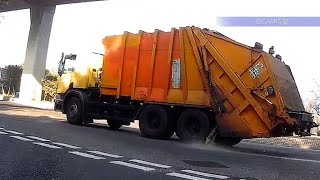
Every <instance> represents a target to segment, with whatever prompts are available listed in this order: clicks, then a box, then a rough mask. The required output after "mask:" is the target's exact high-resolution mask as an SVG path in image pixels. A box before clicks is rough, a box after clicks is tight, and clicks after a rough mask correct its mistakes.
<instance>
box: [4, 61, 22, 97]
mask: <svg viewBox="0 0 320 180" xmlns="http://www.w3.org/2000/svg"><path fill="white" fill-rule="evenodd" d="M4 69H5V71H4V73H5V76H6V78H5V79H4V80H3V82H2V84H3V86H4V87H5V89H6V90H7V92H8V94H15V92H16V91H19V89H20V81H21V76H22V66H21V65H7V66H5V67H4Z"/></svg>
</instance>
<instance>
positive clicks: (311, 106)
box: [305, 81, 320, 116]
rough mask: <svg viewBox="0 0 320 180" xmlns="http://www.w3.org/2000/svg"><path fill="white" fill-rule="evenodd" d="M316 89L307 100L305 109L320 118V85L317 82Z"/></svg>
mask: <svg viewBox="0 0 320 180" xmlns="http://www.w3.org/2000/svg"><path fill="white" fill-rule="evenodd" d="M315 85H316V88H315V89H314V90H312V96H311V97H309V98H308V99H306V100H305V108H306V109H307V110H308V111H310V112H312V113H315V114H317V115H319V116H320V85H319V84H318V83H317V82H316V81H315Z"/></svg>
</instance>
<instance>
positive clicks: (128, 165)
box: [110, 161, 155, 171]
mask: <svg viewBox="0 0 320 180" xmlns="http://www.w3.org/2000/svg"><path fill="white" fill-rule="evenodd" d="M110 163H112V164H118V165H121V166H126V167H131V168H135V169H140V170H143V171H153V170H155V169H154V168H149V167H144V166H139V165H136V164H131V163H127V162H123V161H111V162H110Z"/></svg>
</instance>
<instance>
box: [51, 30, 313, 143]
mask: <svg viewBox="0 0 320 180" xmlns="http://www.w3.org/2000/svg"><path fill="white" fill-rule="evenodd" d="M103 44H104V46H105V54H104V56H103V66H102V73H101V82H100V84H99V87H87V88H76V87H71V88H69V89H68V90H66V91H65V92H60V93H61V94H63V95H62V96H59V97H61V99H60V100H59V101H57V102H59V103H60V104H61V110H62V112H63V113H65V114H66V116H67V119H68V121H69V122H70V123H72V124H82V123H86V122H92V121H91V120H92V119H107V121H108V124H109V126H110V127H111V128H113V129H117V128H120V127H121V126H122V125H129V124H130V123H131V122H133V121H134V120H136V119H137V120H139V128H140V131H141V133H142V135H143V136H146V137H149V138H157V139H166V138H170V137H171V136H172V135H173V134H174V133H176V135H177V136H178V137H179V138H180V139H181V140H182V141H193V140H196V141H205V139H206V138H207V137H208V136H209V135H210V136H212V137H213V138H212V139H214V140H215V141H216V142H217V143H222V144H229V145H233V144H237V143H238V142H240V141H241V139H244V138H257V137H277V136H290V135H292V134H293V133H296V134H299V135H310V129H311V128H312V127H313V126H315V124H314V123H313V118H312V116H311V114H310V113H308V112H305V109H304V106H303V104H302V100H301V97H300V94H299V91H298V88H297V86H296V83H295V80H294V78H293V75H292V73H291V70H290V67H289V66H287V65H286V64H285V63H284V62H283V61H282V60H281V57H280V56H279V55H277V56H276V57H274V56H273V55H271V54H269V53H266V52H264V51H263V49H262V45H261V44H260V43H256V44H255V46H254V47H249V46H246V45H243V44H240V43H238V42H236V41H234V40H232V39H230V38H228V37H226V36H224V35H222V34H220V33H218V32H215V31H211V30H208V29H200V28H198V27H183V28H179V29H175V28H172V30H171V32H163V31H160V30H156V31H155V32H153V33H147V32H143V31H140V32H139V33H138V34H133V33H129V32H125V33H124V34H123V35H115V36H108V37H106V38H105V39H104V40H103ZM78 81H79V80H78Z"/></svg>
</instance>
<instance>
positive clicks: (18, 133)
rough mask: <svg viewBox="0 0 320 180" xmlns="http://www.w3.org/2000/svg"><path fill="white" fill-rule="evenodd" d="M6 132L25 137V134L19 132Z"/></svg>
mask: <svg viewBox="0 0 320 180" xmlns="http://www.w3.org/2000/svg"><path fill="white" fill-rule="evenodd" d="M5 131H6V132H8V133H12V134H17V135H23V133H21V132H17V131H10V130H5Z"/></svg>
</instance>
